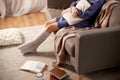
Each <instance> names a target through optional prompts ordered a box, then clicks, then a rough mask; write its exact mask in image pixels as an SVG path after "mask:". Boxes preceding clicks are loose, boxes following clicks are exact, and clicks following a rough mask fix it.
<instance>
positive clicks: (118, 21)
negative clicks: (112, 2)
mask: <svg viewBox="0 0 120 80" xmlns="http://www.w3.org/2000/svg"><path fill="white" fill-rule="evenodd" d="M108 25H109V27H114V26H117V25H119V26H120V5H119V6H117V7H115V8H114V9H113V12H112V14H111V17H110V20H109V24H108Z"/></svg>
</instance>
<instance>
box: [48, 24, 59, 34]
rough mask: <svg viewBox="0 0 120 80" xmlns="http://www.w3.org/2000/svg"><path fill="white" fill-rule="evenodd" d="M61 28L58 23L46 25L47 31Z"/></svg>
mask: <svg viewBox="0 0 120 80" xmlns="http://www.w3.org/2000/svg"><path fill="white" fill-rule="evenodd" d="M58 29H59V28H58V27H57V26H56V25H53V24H50V25H48V26H46V31H47V32H54V31H57V30H58Z"/></svg>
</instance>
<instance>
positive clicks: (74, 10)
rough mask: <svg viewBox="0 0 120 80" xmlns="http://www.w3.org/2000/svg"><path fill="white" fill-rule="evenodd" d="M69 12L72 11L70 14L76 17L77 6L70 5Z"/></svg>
mask: <svg viewBox="0 0 120 80" xmlns="http://www.w3.org/2000/svg"><path fill="white" fill-rule="evenodd" d="M71 12H72V16H73V17H75V18H76V17H77V13H78V10H77V8H76V7H72V10H71Z"/></svg>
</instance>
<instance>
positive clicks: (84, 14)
mask: <svg viewBox="0 0 120 80" xmlns="http://www.w3.org/2000/svg"><path fill="white" fill-rule="evenodd" d="M86 1H87V2H88V3H89V4H90V6H89V7H87V8H85V9H78V8H77V5H78V3H79V4H80V5H79V6H81V8H84V7H85V6H86V3H85V2H84V0H76V1H74V2H72V4H71V5H70V7H69V8H67V9H65V10H64V11H63V12H62V15H64V14H65V13H68V12H70V13H71V15H72V17H74V18H80V19H83V20H82V21H79V22H77V23H75V24H74V23H73V24H69V23H68V21H67V20H66V19H65V17H63V16H62V15H61V16H57V17H56V18H54V19H52V20H50V21H48V22H46V24H45V26H44V29H43V30H42V31H41V32H40V33H39V34H38V36H36V37H35V38H34V39H33V40H31V41H29V42H27V43H24V44H22V45H20V46H19V49H20V50H21V52H22V53H29V52H31V53H35V52H36V49H37V48H38V46H39V45H40V44H41V43H42V42H43V41H44V40H45V39H46V38H47V37H48V36H49V34H50V33H51V32H54V31H57V30H59V29H61V28H64V27H68V26H70V25H73V26H75V27H78V28H85V27H88V26H91V25H93V24H94V21H95V19H96V16H97V15H98V13H99V11H100V9H101V7H102V5H103V4H104V0H86Z"/></svg>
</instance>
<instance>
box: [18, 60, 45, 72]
mask: <svg viewBox="0 0 120 80" xmlns="http://www.w3.org/2000/svg"><path fill="white" fill-rule="evenodd" d="M46 66H47V64H46V63H44V62H40V61H26V62H25V63H24V64H23V66H22V67H20V69H21V70H25V71H30V72H34V73H38V72H42V71H43V70H44V69H45V67H46Z"/></svg>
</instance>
